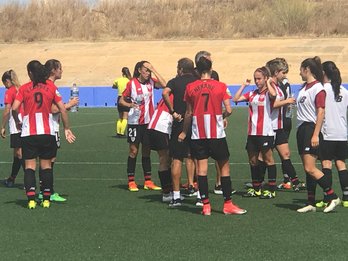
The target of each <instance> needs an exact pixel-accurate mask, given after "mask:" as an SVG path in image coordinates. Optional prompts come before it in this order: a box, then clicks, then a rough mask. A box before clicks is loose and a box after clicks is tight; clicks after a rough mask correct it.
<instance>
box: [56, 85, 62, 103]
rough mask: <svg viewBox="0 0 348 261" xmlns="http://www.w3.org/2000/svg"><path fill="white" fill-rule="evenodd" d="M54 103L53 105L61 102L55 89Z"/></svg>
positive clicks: (60, 97)
mask: <svg viewBox="0 0 348 261" xmlns="http://www.w3.org/2000/svg"><path fill="white" fill-rule="evenodd" d="M54 101H55V103H57V102H60V101H62V96H61V95H60V93H59V91H58V89H57V88H56V90H55V95H54Z"/></svg>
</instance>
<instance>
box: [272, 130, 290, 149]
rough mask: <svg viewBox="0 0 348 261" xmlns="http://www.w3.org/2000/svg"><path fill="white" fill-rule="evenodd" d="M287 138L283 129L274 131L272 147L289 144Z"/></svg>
mask: <svg viewBox="0 0 348 261" xmlns="http://www.w3.org/2000/svg"><path fill="white" fill-rule="evenodd" d="M288 138H289V135H288V134H287V133H286V132H285V131H284V129H280V130H276V131H275V140H274V146H278V145H282V144H285V143H289V139H288Z"/></svg>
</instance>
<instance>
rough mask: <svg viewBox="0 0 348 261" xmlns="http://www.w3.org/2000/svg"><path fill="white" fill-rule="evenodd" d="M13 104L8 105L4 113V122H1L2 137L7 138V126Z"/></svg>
mask: <svg viewBox="0 0 348 261" xmlns="http://www.w3.org/2000/svg"><path fill="white" fill-rule="evenodd" d="M10 111H11V104H8V103H6V105H5V109H4V112H3V113H2V122H1V137H2V138H5V137H6V124H7V122H8V120H9V118H10Z"/></svg>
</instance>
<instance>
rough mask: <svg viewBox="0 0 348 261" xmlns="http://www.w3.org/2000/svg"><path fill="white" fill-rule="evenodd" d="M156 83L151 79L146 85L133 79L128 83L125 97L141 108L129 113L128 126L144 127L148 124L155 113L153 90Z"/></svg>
mask: <svg viewBox="0 0 348 261" xmlns="http://www.w3.org/2000/svg"><path fill="white" fill-rule="evenodd" d="M154 86H155V82H154V80H153V79H150V80H149V81H148V82H146V83H140V82H139V81H138V79H136V78H133V79H131V80H130V81H129V82H128V83H127V87H126V89H125V90H124V92H123V93H122V96H124V97H130V98H131V100H132V102H135V103H137V105H138V106H139V108H131V109H130V110H129V113H128V124H133V125H143V124H148V123H149V122H150V119H151V117H152V115H153V113H154V110H155V109H154V99H153V89H154Z"/></svg>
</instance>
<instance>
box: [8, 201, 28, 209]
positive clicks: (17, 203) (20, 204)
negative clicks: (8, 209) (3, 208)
mask: <svg viewBox="0 0 348 261" xmlns="http://www.w3.org/2000/svg"><path fill="white" fill-rule="evenodd" d="M4 204H16V205H18V206H21V207H23V208H27V206H28V200H26V199H16V200H12V201H6V202H4Z"/></svg>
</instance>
